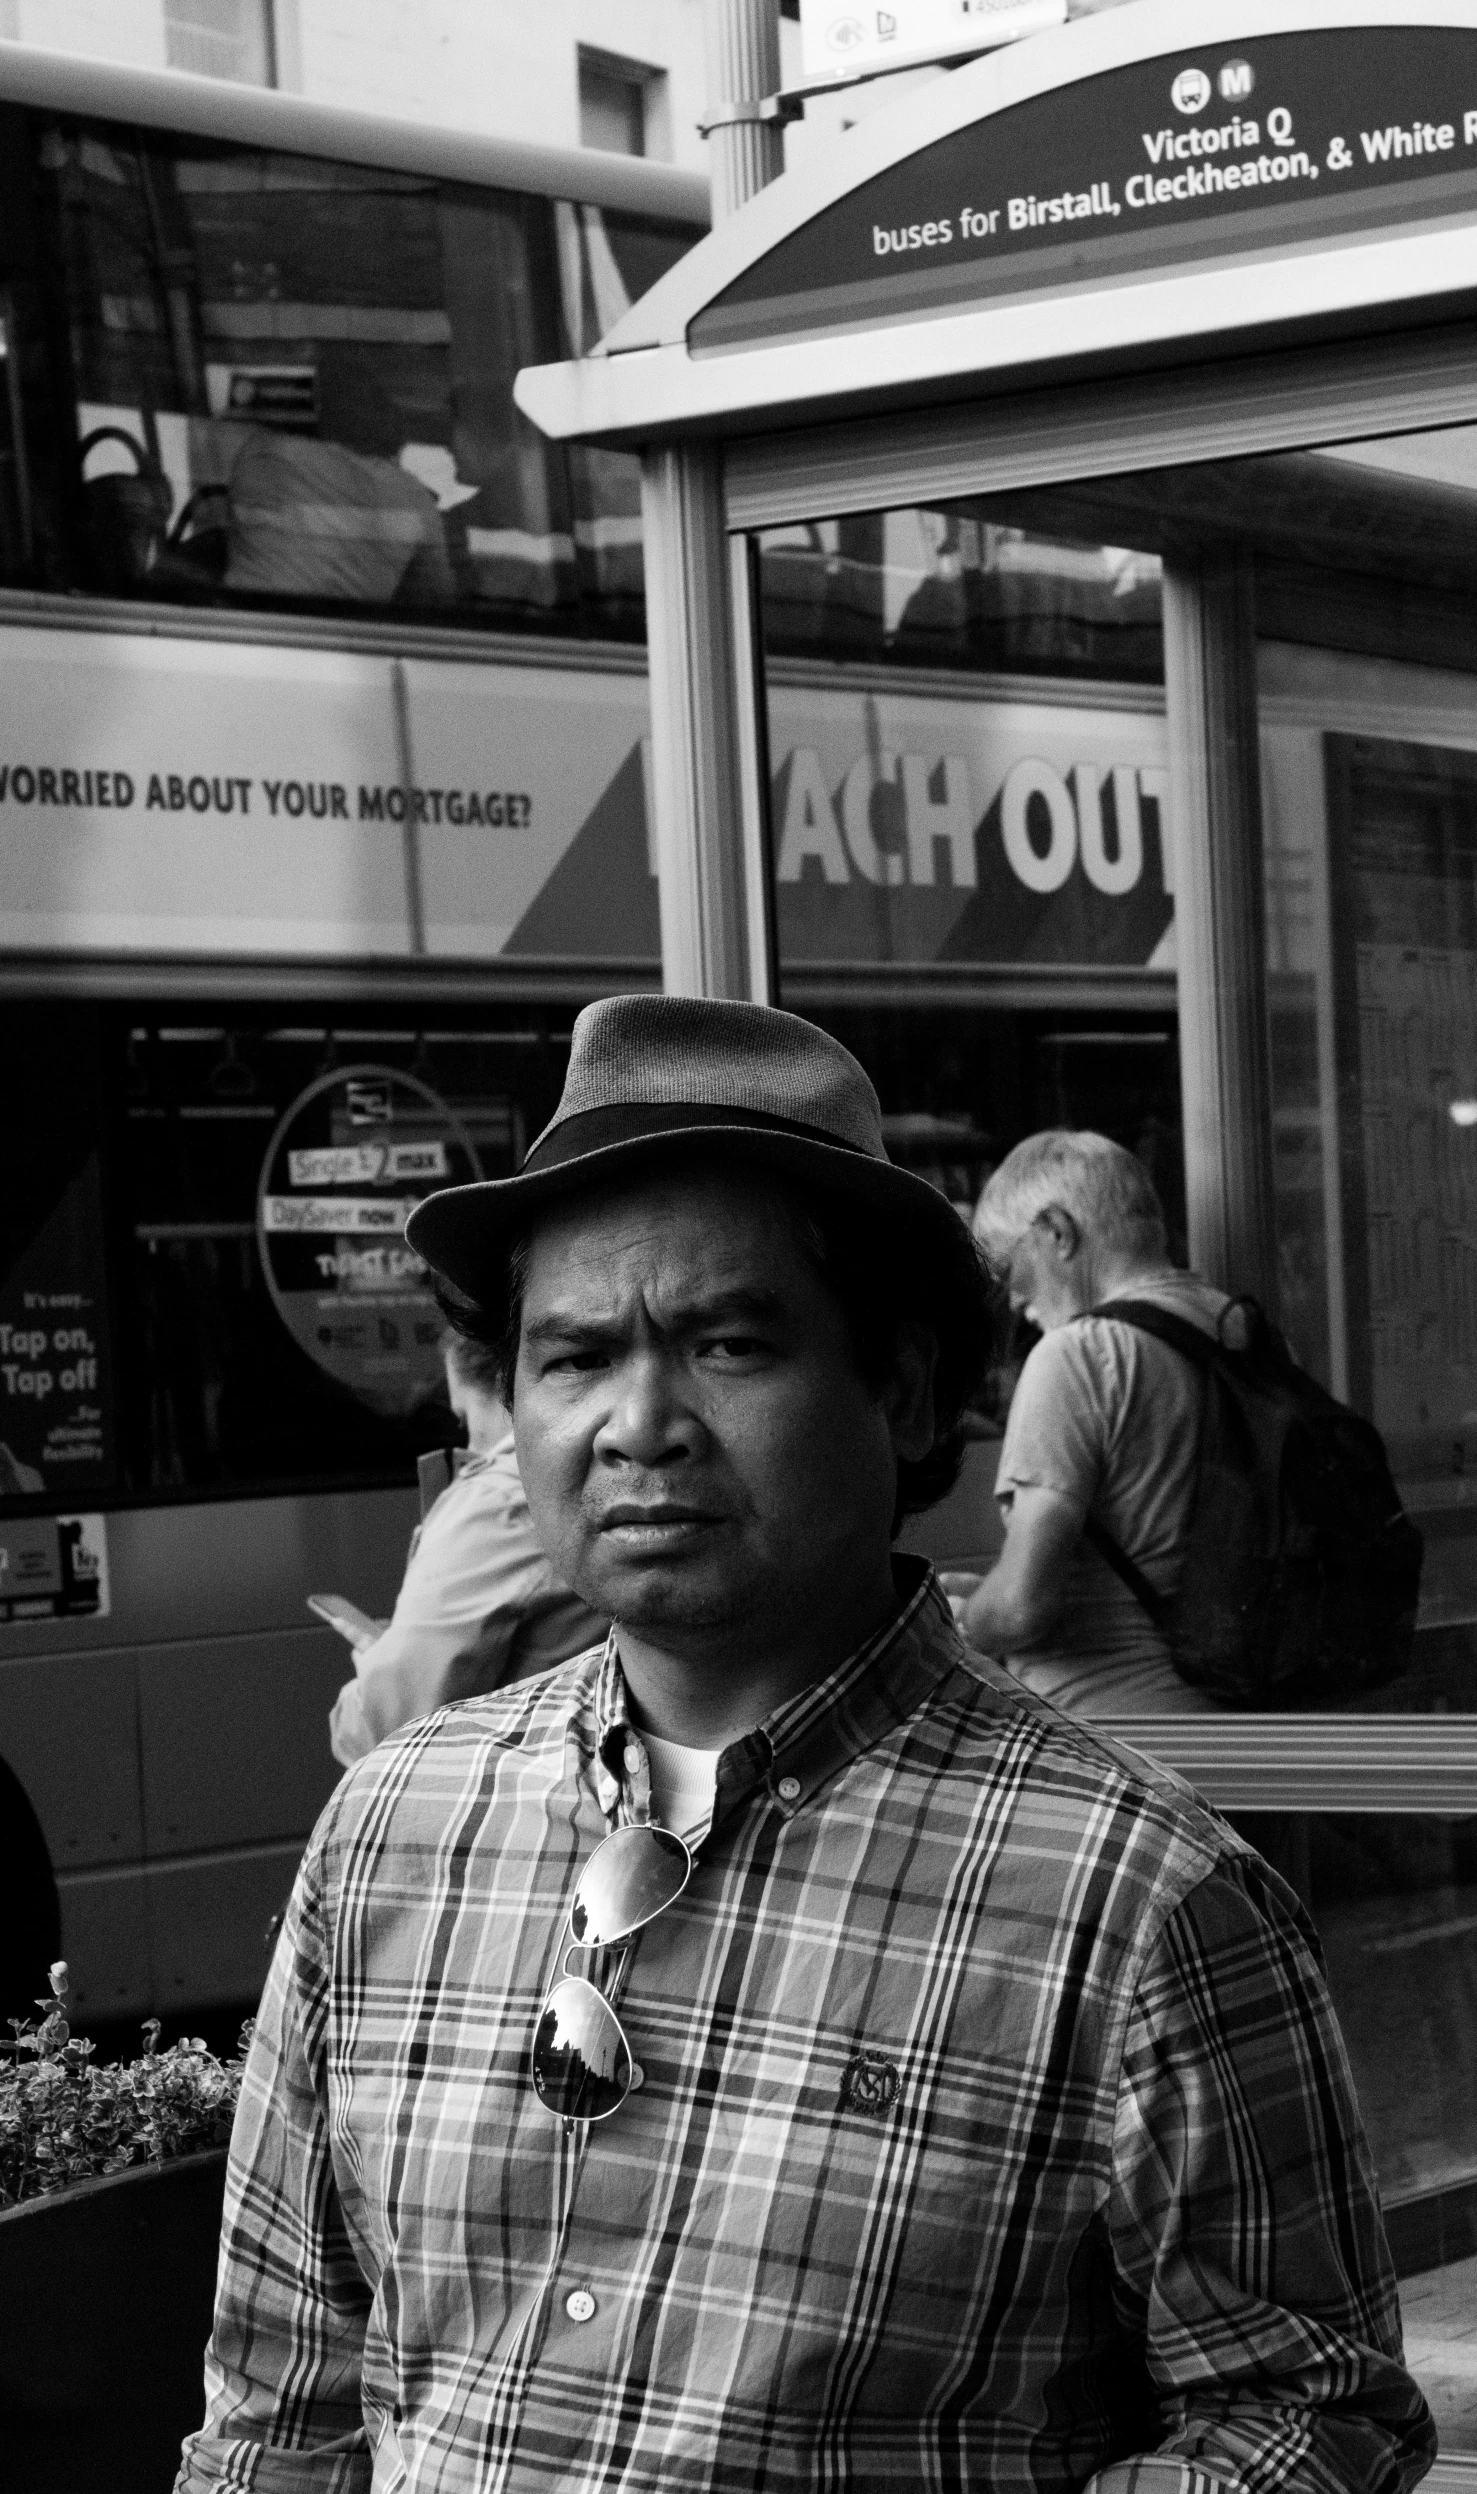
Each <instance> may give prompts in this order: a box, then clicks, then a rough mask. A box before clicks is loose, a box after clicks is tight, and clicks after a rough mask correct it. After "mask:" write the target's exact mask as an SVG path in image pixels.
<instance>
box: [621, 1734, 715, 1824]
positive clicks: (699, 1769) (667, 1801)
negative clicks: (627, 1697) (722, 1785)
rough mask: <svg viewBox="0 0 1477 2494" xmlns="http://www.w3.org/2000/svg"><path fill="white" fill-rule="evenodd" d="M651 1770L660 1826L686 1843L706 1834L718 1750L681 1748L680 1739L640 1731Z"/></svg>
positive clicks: (653, 1795)
mask: <svg viewBox="0 0 1477 2494" xmlns="http://www.w3.org/2000/svg"><path fill="white" fill-rule="evenodd" d="M641 1738H642V1740H643V1742H644V1743H645V1746H646V1757H647V1763H648V1765H649V1767H650V1769H651V1805H652V1808H653V1810H654V1811H655V1813H656V1815H657V1817H658V1818H659V1819H660V1820H661V1823H662V1825H663V1827H669V1828H670V1829H671V1831H672V1833H673V1835H674V1836H682V1837H684V1838H685V1839H686V1841H687V1843H688V1844H696V1843H697V1842H698V1841H699V1840H700V1839H701V1838H702V1837H704V1836H706V1834H707V1832H708V1829H709V1827H710V1826H711V1825H712V1820H713V1803H714V1800H715V1799H716V1796H717V1791H718V1761H719V1759H720V1758H721V1756H722V1755H723V1753H722V1751H721V1750H718V1749H684V1747H683V1745H682V1743H681V1742H680V1741H659V1740H658V1739H657V1737H656V1734H655V1733H654V1732H643V1733H642V1735H641Z"/></svg>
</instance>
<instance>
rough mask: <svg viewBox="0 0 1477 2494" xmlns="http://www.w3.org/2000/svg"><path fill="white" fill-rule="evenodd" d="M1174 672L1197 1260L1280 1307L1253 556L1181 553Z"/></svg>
mask: <svg viewBox="0 0 1477 2494" xmlns="http://www.w3.org/2000/svg"><path fill="white" fill-rule="evenodd" d="M1164 679H1165V695H1166V701H1167V707H1168V713H1169V748H1170V770H1169V781H1170V809H1171V817H1172V822H1173V838H1174V855H1175V869H1174V871H1175V887H1176V888H1175V924H1176V933H1177V944H1178V954H1179V1025H1180V1077H1181V1082H1182V1085H1183V1095H1184V1124H1185V1193H1186V1202H1187V1207H1188V1214H1189V1238H1190V1260H1191V1262H1192V1263H1193V1264H1194V1265H1195V1267H1196V1268H1197V1270H1198V1271H1200V1272H1202V1273H1203V1274H1204V1275H1205V1276H1206V1278H1207V1280H1209V1281H1212V1282H1215V1283H1218V1284H1219V1286H1220V1287H1221V1288H1222V1289H1224V1290H1231V1291H1243V1290H1246V1291H1252V1292H1254V1293H1255V1294H1256V1296H1257V1297H1258V1298H1259V1299H1260V1300H1261V1301H1262V1302H1263V1304H1264V1305H1265V1306H1266V1307H1267V1308H1268V1309H1269V1310H1270V1311H1271V1312H1272V1313H1273V1314H1274V1315H1275V1313H1276V1306H1277V1286H1276V1235H1275V1221H1274V1211H1273V1193H1272V1086H1271V1066H1270V1058H1269V1048H1268V1035H1267V1004H1266V958H1267V956H1266V944H1265V893H1264V887H1263V881H1262V813H1261V760H1260V752H1259V745H1258V729H1257V692H1256V632H1255V622H1254V613H1253V604H1252V575H1251V563H1250V558H1249V557H1248V556H1246V555H1243V554H1238V553H1236V552H1233V551H1229V550H1226V549H1219V548H1217V549H1206V550H1204V551H1202V552H1199V553H1196V554H1192V555H1189V556H1182V557H1178V556H1177V557H1170V558H1167V559H1166V562H1165V567H1164Z"/></svg>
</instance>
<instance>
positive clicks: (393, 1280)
mask: <svg viewBox="0 0 1477 2494" xmlns="http://www.w3.org/2000/svg"><path fill="white" fill-rule="evenodd" d="M481 1175H482V1171H481V1166H480V1164H479V1162H478V1159H477V1153H476V1150H475V1147H474V1145H473V1143H472V1141H471V1138H470V1136H469V1135H468V1134H467V1132H466V1129H465V1128H464V1127H463V1126H462V1125H461V1123H460V1121H459V1120H458V1119H457V1117H456V1116H455V1115H454V1114H453V1112H452V1110H451V1109H450V1108H448V1106H447V1104H446V1102H445V1101H444V1100H442V1099H440V1098H439V1097H438V1095H437V1094H436V1093H435V1092H434V1091H432V1090H431V1088H430V1086H429V1085H428V1084H426V1083H423V1082H420V1081H418V1080H417V1079H416V1078H415V1076H414V1075H411V1074H401V1073H396V1072H395V1071H393V1070H392V1069H391V1068H389V1067H387V1066H383V1065H351V1066H347V1067H345V1068H344V1069H343V1070H342V1071H341V1072H335V1073H330V1074H323V1075H320V1076H319V1078H318V1080H317V1081H316V1082H313V1083H310V1084H309V1086H308V1088H307V1090H306V1091H304V1092H302V1093H301V1094H300V1095H299V1097H298V1098H297V1099H296V1100H295V1101H294V1102H293V1104H292V1106H291V1108H289V1110H288V1111H287V1113H286V1115H285V1117H284V1118H283V1119H282V1121H281V1124H280V1125H279V1126H278V1128H277V1130H276V1132H275V1134H274V1135H273V1137H272V1140H271V1142H270V1143H269V1144H268V1146H267V1154H266V1158H265V1160H264V1162H263V1163H262V1173H261V1181H260V1184H259V1186H258V1190H257V1238H258V1244H259V1246H260V1249H261V1258H262V1266H263V1269H264V1271H265V1274H266V1280H267V1287H268V1289H269V1290H270V1292H271V1294H272V1299H273V1303H274V1305H275V1306H276V1309H277V1313H278V1315H279V1316H280V1317H281V1319H282V1321H283V1323H284V1325H285V1326H286V1327H287V1330H288V1332H289V1333H290V1334H291V1335H292V1338H293V1340H294V1341H295V1342H296V1343H297V1344H298V1346H299V1348H300V1349H301V1350H303V1351H305V1352H306V1353H307V1355H308V1357H309V1359H311V1360H313V1361H314V1362H316V1364H317V1366H318V1367H319V1368H321V1369H323V1370H325V1371H326V1373H327V1374H328V1375H329V1376H330V1377H332V1378H334V1379H335V1380H336V1382H337V1383H338V1384H339V1385H341V1386H343V1387H345V1388H346V1389H347V1390H348V1392H349V1393H350V1394H352V1395H353V1396H354V1397H355V1398H356V1400H357V1401H359V1402H360V1403H362V1404H364V1405H365V1406H366V1407H367V1409H369V1410H370V1411H373V1412H378V1413H380V1414H381V1415H382V1416H383V1417H384V1418H387V1419H403V1418H405V1417H406V1416H407V1415H408V1414H409V1413H411V1412H413V1411H415V1410H416V1409H417V1407H418V1406H419V1405H420V1404H422V1403H424V1402H426V1401H427V1400H428V1399H429V1398H430V1396H431V1395H433V1394H434V1393H435V1392H436V1390H437V1388H438V1387H439V1385H440V1383H441V1355H440V1351H439V1349H438V1344H439V1341H440V1337H441V1331H442V1324H441V1317H440V1312H439V1310H438V1308H437V1306H436V1302H435V1300H434V1299H433V1297H432V1296H431V1290H430V1285H429V1280H428V1276H427V1272H426V1267H425V1265H424V1264H423V1263H422V1261H421V1259H420V1257H419V1256H418V1255H417V1254H416V1253H415V1250H414V1249H413V1248H412V1247H409V1246H407V1244H406V1241H405V1224H406V1221H407V1220H408V1218H409V1216H410V1214H411V1213H412V1212H413V1211H414V1210H415V1207H416V1205H417V1204H418V1203H419V1202H420V1200H421V1197H422V1196H423V1195H429V1194H430V1193H432V1192H433V1191H434V1189H435V1188H437V1187H441V1186H460V1185H465V1184H466V1183H468V1182H469V1181H470V1180H473V1179H476V1178H480V1177H481Z"/></svg>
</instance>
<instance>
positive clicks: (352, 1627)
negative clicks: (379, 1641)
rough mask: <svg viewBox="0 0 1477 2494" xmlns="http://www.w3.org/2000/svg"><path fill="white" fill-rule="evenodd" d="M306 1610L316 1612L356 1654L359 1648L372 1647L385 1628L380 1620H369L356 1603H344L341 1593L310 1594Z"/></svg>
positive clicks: (367, 1615)
mask: <svg viewBox="0 0 1477 2494" xmlns="http://www.w3.org/2000/svg"><path fill="white" fill-rule="evenodd" d="M308 1608H309V1610H310V1611H316V1612H317V1614H318V1617H319V1618H320V1619H322V1620H326V1621H327V1623H328V1625H329V1627H330V1628H333V1629H336V1630H337V1632H338V1634H339V1635H340V1636H341V1637H342V1638H343V1640H344V1643H345V1644H346V1645H351V1646H352V1647H353V1649H354V1651H355V1653H356V1654H357V1653H358V1652H359V1651H360V1649H361V1647H363V1646H366V1645H372V1644H373V1643H374V1640H375V1638H376V1637H377V1636H379V1635H381V1633H382V1632H383V1630H384V1627H385V1622H384V1621H383V1620H382V1619H371V1618H370V1616H369V1613H368V1612H367V1611H361V1610H360V1608H359V1606H358V1604H357V1602H346V1601H345V1599H344V1597H343V1595H342V1594H341V1593H310V1594H309V1596H308Z"/></svg>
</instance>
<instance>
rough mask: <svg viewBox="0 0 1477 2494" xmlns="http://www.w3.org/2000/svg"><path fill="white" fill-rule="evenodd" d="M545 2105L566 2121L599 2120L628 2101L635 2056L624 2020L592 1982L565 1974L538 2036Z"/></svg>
mask: <svg viewBox="0 0 1477 2494" xmlns="http://www.w3.org/2000/svg"><path fill="white" fill-rule="evenodd" d="M533 2084H534V2088H535V2091H536V2093H537V2095H538V2099H539V2102H540V2104H545V2105H547V2106H548V2108H549V2111H550V2112H551V2113H557V2114H559V2115H560V2116H561V2117H562V2119H563V2120H565V2121H566V2122H599V2121H603V2120H604V2119H605V2116H606V2114H607V2113H613V2112H614V2111H615V2110H616V2108H617V2106H618V2105H622V2104H624V2103H625V2100H626V2097H627V2095H628V2094H629V2093H630V2087H631V2056H630V2053H629V2052H628V2050H627V2049H626V2039H625V2037H624V2035H623V2034H622V2033H621V2027H620V2020H619V2019H618V2018H617V2016H616V2014H615V2011H614V2010H613V2009H612V2008H611V2006H610V2003H609V2001H606V2000H602V1999H601V1997H600V1994H599V1993H598V1992H597V1991H596V1989H595V1987H594V1985H593V1984H592V1983H586V1982H584V1981H583V1980H582V1979H581V1977H580V1976H578V1975H566V1977H565V1978H564V1981H563V1982H562V1983H556V1984H555V1986H554V1989H553V1990H552V1992H551V1993H550V1994H549V1997H548V1999H547V2000H546V2001H545V2003H544V2010H543V2015H542V2017H541V2018H540V2019H539V2022H538V2026H537V2029H536V2030H535V2033H534V2038H533Z"/></svg>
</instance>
